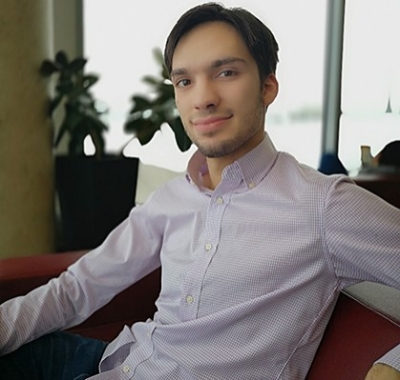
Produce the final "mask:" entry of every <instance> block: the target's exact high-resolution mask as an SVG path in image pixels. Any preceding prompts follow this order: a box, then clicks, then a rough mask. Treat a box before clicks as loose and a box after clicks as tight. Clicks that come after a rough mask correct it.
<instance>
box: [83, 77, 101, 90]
mask: <svg viewBox="0 0 400 380" xmlns="http://www.w3.org/2000/svg"><path fill="white" fill-rule="evenodd" d="M98 80H99V77H98V76H97V75H93V74H92V75H85V76H84V77H83V83H82V84H83V87H84V88H85V89H89V87H91V86H93V85H94V84H95V83H96V82H97V81H98Z"/></svg>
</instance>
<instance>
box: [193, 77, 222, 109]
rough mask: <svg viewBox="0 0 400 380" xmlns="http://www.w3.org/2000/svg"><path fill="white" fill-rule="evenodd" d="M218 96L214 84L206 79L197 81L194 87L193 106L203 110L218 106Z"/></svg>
mask: <svg viewBox="0 0 400 380" xmlns="http://www.w3.org/2000/svg"><path fill="white" fill-rule="evenodd" d="M218 104H219V96H218V93H217V89H216V87H215V86H214V84H213V83H212V82H211V81H210V80H207V79H204V80H199V81H197V83H196V85H195V88H194V107H195V108H196V109H197V110H205V109H210V108H214V107H216V106H218Z"/></svg>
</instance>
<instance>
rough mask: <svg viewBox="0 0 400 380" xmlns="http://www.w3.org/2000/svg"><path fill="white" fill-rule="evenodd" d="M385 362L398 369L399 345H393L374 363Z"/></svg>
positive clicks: (399, 358)
mask: <svg viewBox="0 0 400 380" xmlns="http://www.w3.org/2000/svg"><path fill="white" fill-rule="evenodd" d="M377 363H381V364H386V365H388V366H390V367H393V368H395V369H397V370H398V371H400V345H398V346H396V347H394V348H393V349H391V350H390V351H388V352H387V353H386V354H385V355H383V356H382V357H381V358H380V359H378V360H377V361H376V362H375V363H374V364H377Z"/></svg>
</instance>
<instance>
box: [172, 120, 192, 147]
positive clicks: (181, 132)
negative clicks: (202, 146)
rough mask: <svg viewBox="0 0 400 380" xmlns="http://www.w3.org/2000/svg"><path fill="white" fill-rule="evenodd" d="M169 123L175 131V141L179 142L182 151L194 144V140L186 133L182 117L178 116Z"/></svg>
mask: <svg viewBox="0 0 400 380" xmlns="http://www.w3.org/2000/svg"><path fill="white" fill-rule="evenodd" d="M168 124H169V126H170V127H171V129H172V130H173V131H174V133H175V141H176V143H177V144H178V147H179V149H180V151H181V152H186V151H187V150H188V149H189V148H190V147H191V146H192V141H191V140H190V139H189V136H188V135H187V134H186V132H185V129H184V127H183V124H182V121H181V119H180V118H179V117H177V118H175V119H174V120H172V121H170V122H169V123H168Z"/></svg>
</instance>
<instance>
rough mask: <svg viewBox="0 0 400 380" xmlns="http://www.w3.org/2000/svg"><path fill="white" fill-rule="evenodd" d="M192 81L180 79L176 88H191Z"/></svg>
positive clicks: (176, 83)
mask: <svg viewBox="0 0 400 380" xmlns="http://www.w3.org/2000/svg"><path fill="white" fill-rule="evenodd" d="M189 84H190V80H189V79H180V80H178V81H176V82H175V87H186V86H189Z"/></svg>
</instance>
